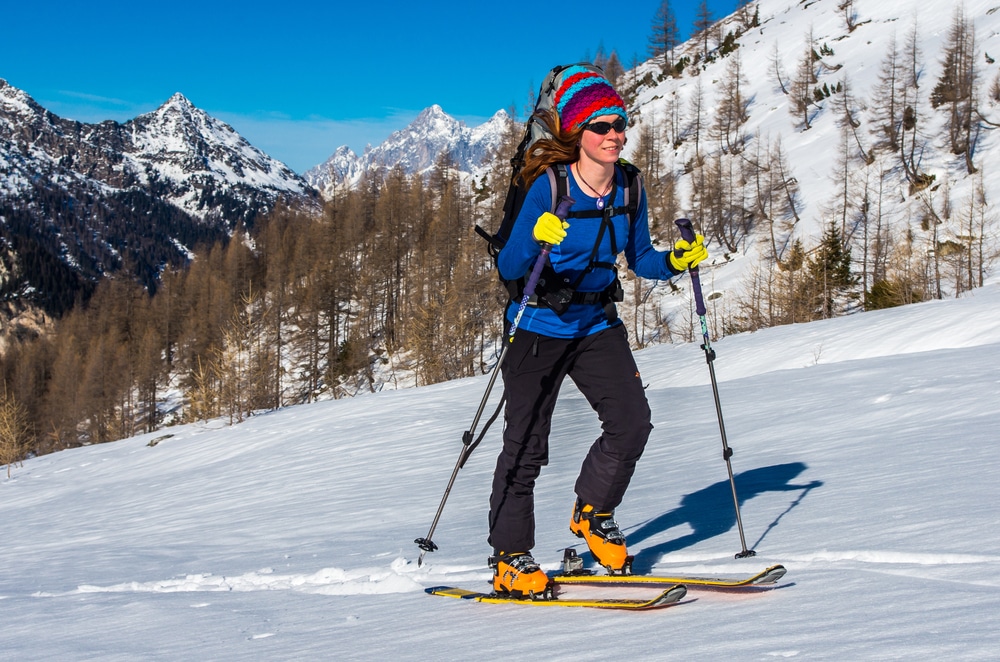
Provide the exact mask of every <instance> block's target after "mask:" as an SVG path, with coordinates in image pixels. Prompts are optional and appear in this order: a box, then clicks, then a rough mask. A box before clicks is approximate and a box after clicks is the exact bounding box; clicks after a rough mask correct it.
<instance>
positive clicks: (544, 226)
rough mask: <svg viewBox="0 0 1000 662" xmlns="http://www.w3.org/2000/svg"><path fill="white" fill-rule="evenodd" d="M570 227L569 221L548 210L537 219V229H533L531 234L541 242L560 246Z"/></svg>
mask: <svg viewBox="0 0 1000 662" xmlns="http://www.w3.org/2000/svg"><path fill="white" fill-rule="evenodd" d="M568 227H569V223H567V222H566V221H564V220H562V219H561V218H559V217H558V216H556V215H555V214H553V213H552V212H548V211H547V212H545V213H544V214H542V215H541V216H539V217H538V220H537V221H535V229H534V230H532V232H531V236H532V237H533V238H534V240H535V241H537V242H538V243H540V244H549V245H550V246H558V245H559V244H560V243H562V240H563V239H565V238H566V228H568Z"/></svg>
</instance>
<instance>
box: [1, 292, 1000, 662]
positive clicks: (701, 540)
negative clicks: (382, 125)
mask: <svg viewBox="0 0 1000 662" xmlns="http://www.w3.org/2000/svg"><path fill="white" fill-rule="evenodd" d="M681 286H682V287H689V284H688V283H687V282H682V283H681ZM713 346H714V347H715V349H716V350H717V352H718V359H717V360H716V362H715V368H716V373H717V376H718V378H719V390H720V399H721V402H722V407H723V412H724V415H725V421H726V431H727V435H728V438H729V442H730V445H731V446H732V447H733V448H734V450H735V455H734V456H733V458H732V463H733V469H734V471H735V473H736V485H737V491H738V493H739V496H740V499H741V514H742V519H743V525H744V531H745V534H746V539H747V544H748V546H749V547H751V548H753V549H756V550H757V553H758V556H757V557H756V558H752V559H735V558H734V554H735V553H736V552H738V551H740V550H741V544H740V540H739V535H738V530H737V528H736V524H735V513H734V509H733V504H732V499H731V495H730V492H729V483H728V478H727V474H726V470H725V466H724V462H723V461H722V459H721V442H720V438H719V430H718V424H717V420H716V414H715V408H714V402H713V398H712V392H711V387H710V385H709V378H708V370H707V367H706V365H705V360H704V353H703V352H702V350H701V349H700V348H699V346H698V344H697V343H692V344H677V345H661V346H656V347H652V348H648V349H645V350H642V351H639V352H637V354H636V357H637V360H638V362H639V365H640V368H641V370H642V373H643V379H644V381H645V382H646V383H648V384H649V387H648V389H647V393H648V397H649V400H650V405H651V408H652V411H653V417H654V420H653V422H654V425H655V429H654V430H653V433H652V437H651V439H650V443H649V446H648V448H647V451H646V454H645V456H644V457H643V459H642V460H641V462H640V464H639V468H638V471H637V473H636V476H635V479H634V480H633V483H632V487H631V488H630V490H629V493H628V494H627V495H626V500H625V503H623V504H622V506H621V507H620V508H619V510H618V519H619V521H620V523H621V524H622V525H623V526H624V527H625V530H626V533H627V535H628V536H629V542H630V549H631V551H632V552H633V553H635V554H636V567H637V569H639V570H642V571H654V572H678V573H699V574H706V573H711V574H734V575H735V574H744V573H747V572H751V571H755V570H758V569H760V568H762V567H764V566H766V565H769V564H772V563H783V564H784V565H786V566H787V568H788V574H787V575H786V576H785V578H784V579H783V580H782V581H781V582H780V583H779V585H778V587H777V588H775V589H772V590H769V591H763V592H756V593H752V594H733V593H712V592H704V591H694V590H692V591H691V592H690V593H689V595H688V597H687V598H686V599H685V600H684V601H683V603H682V604H680V605H678V606H675V607H671V608H669V609H665V610H660V611H654V612H645V613H626V612H615V611H598V610H573V609H555V610H550V609H546V610H541V611H526V609H527V608H525V607H519V606H506V605H480V604H475V603H468V602H464V601H459V600H451V599H446V598H438V597H431V596H428V595H425V594H424V593H423V590H422V589H423V588H424V587H428V586H432V585H439V584H453V585H460V586H464V587H471V588H485V586H486V583H485V582H486V580H487V579H488V578H489V576H490V571H489V570H488V569H487V568H486V564H485V562H486V557H487V556H488V554H489V551H490V550H489V549H488V547H487V544H486V542H485V537H486V503H487V497H488V492H489V486H490V476H491V474H492V466H493V462H494V459H495V455H496V453H497V451H498V446H499V431H498V429H496V428H497V427H498V426H495V427H494V429H492V430H491V431H490V433H489V434H488V435H487V437H486V439H485V440H484V442H483V444H482V446H481V447H480V448H479V449H478V450H477V451H476V452H475V453H474V454H473V455H472V457H471V459H470V460H469V462H468V464H467V465H466V466H465V467H464V468H463V469H462V470H461V471H460V472H459V474H458V478H457V480H456V483H455V486H454V488H453V490H452V492H451V495H450V497H449V500H448V503H447V505H446V507H445V509H444V512H443V515H442V518H441V521H440V524H439V525H438V528H437V530H436V532H435V534H434V536H433V539H434V541H435V542H436V543H437V544H438V545H439V547H440V549H439V550H438V551H435V552H432V553H429V554H428V555H427V556H426V557H425V563H424V565H423V567H417V563H416V561H417V558H418V555H419V550H418V548H417V547H416V545H415V544H414V543H413V540H414V539H415V538H417V537H423V536H425V535H426V533H427V530H428V527H429V526H430V522H431V520H432V518H433V515H434V512H435V509H436V508H437V506H438V503H439V501H440V498H441V494H442V492H443V490H444V487H445V484H446V483H447V479H448V476H449V475H450V473H451V469H452V467H453V466H454V462H455V460H456V459H457V455H458V452H459V449H460V448H461V443H460V439H461V436H462V432H463V431H464V429H465V428H466V427H467V426H468V424H469V423H470V422H471V419H472V417H473V415H474V412H475V409H476V407H477V405H478V403H479V400H480V398H481V397H482V394H483V392H484V390H485V387H486V384H487V380H488V377H485V376H484V377H477V378H471V379H463V380H457V381H453V382H448V383H443V384H438V385H435V386H429V387H423V388H419V389H406V390H398V391H385V392H382V393H377V394H371V395H366V396H363V397H357V398H352V399H343V400H336V401H327V402H320V403H315V404H310V405H302V406H297V407H291V408H287V409H284V410H281V411H277V412H273V413H269V414H265V415H260V416H255V417H252V418H250V419H249V420H247V421H246V422H245V423H243V424H240V425H236V426H233V427H227V426H224V425H223V424H222V423H221V422H218V421H211V422H208V423H198V424H187V425H180V426H176V427H172V428H168V429H166V430H161V431H159V432H157V433H153V434H149V435H144V436H140V437H135V438H132V439H127V440H123V441H119V442H115V443H111V444H104V445H99V446H92V447H86V448H79V449H73V450H67V451H62V452H59V453H55V454H52V455H46V456H42V457H39V458H34V459H30V460H28V461H26V462H25V463H24V464H23V466H15V467H14V468H13V470H12V477H11V478H10V479H4V480H2V481H0V558H3V559H4V562H5V563H4V567H5V570H4V572H3V573H2V574H0V613H2V616H3V628H2V629H0V650H2V651H3V657H4V658H5V659H16V660H42V659H44V660H84V659H101V660H132V659H212V660H244V659H268V660H302V659H393V660H427V659H471V658H475V659H485V660H493V659H506V658H509V657H511V656H516V657H526V656H529V655H531V656H533V657H540V658H543V659H553V660H570V659H572V660H598V659H607V658H608V657H613V658H628V659H649V660H652V659H665V658H672V659H706V660H708V659H711V660H717V659H735V660H766V659H775V658H778V659H783V658H791V659H808V660H847V659H851V660H860V659H865V660H870V659H904V658H907V659H962V660H979V659H996V658H995V656H996V650H997V649H998V646H1000V630H998V629H997V627H996V623H997V618H998V616H1000V591H998V590H997V589H998V587H1000V552H998V551H997V550H998V549H1000V531H998V527H997V526H996V503H997V502H998V499H1000V487H998V482H997V480H996V477H995V475H994V474H995V470H994V467H995V459H994V452H995V450H994V446H995V442H996V430H997V429H998V426H1000V411H998V409H997V406H996V403H997V395H998V392H1000V372H998V370H997V366H998V365H1000V284H997V283H993V284H990V285H988V286H987V287H985V288H981V289H978V290H975V291H973V292H971V293H969V294H968V295H966V296H965V297H964V298H962V299H957V300H943V301H932V302H927V303H921V304H915V305H912V306H908V307H904V308H898V309H893V310H886V311H879V312H871V313H864V314H860V315H854V316H850V317H843V318H838V319H833V320H828V321H823V322H815V323H811V324H802V325H792V326H787V327H779V328H773V329H766V330H763V331H759V332H756V333H753V334H741V335H734V336H729V337H726V338H723V339H720V340H718V341H715V342H713ZM498 396H499V393H497V392H495V393H494V394H493V397H492V398H491V402H495V401H496V399H497V397H498ZM598 431H599V427H598V424H597V422H596V420H595V417H594V414H593V412H592V411H591V409H590V407H589V406H588V405H587V403H586V401H585V400H584V399H583V398H582V396H581V395H580V394H579V392H577V391H576V390H575V389H574V388H573V387H572V386H571V384H569V383H567V385H566V388H565V389H564V393H563V396H562V397H561V399H560V402H559V405H558V408H557V412H556V424H555V429H554V432H553V435H552V457H551V463H550V465H549V466H548V467H547V468H546V469H545V471H544V472H543V474H542V477H541V478H540V480H539V483H538V486H537V492H536V496H537V504H536V508H537V520H538V532H537V533H538V535H537V537H538V545H537V547H536V549H535V553H536V557H537V558H538V559H539V560H540V561H542V562H543V564H544V566H545V567H546V569H552V570H554V569H556V568H557V567H558V564H559V563H558V562H559V559H560V558H561V555H562V553H561V550H562V549H563V548H564V547H566V546H568V545H575V544H576V543H577V542H578V540H577V539H576V538H574V537H572V536H571V534H570V533H569V531H568V526H567V522H568V517H569V510H570V507H571V504H572V500H573V498H574V497H573V493H572V486H573V482H574V480H575V477H576V472H577V470H578V467H579V462H580V461H581V459H582V457H583V454H584V453H585V451H586V448H587V447H588V446H589V444H590V442H591V441H592V439H593V438H594V437H595V436H596V435H597V434H598ZM577 549H578V550H580V547H579V546H577ZM580 551H581V552H582V550H580ZM587 558H588V560H589V557H587ZM573 590H587V589H582V588H578V589H573ZM590 590H601V591H607V590H613V589H590ZM591 633H599V634H600V635H602V636H597V637H595V636H581V634H584V635H590V634H591Z"/></svg>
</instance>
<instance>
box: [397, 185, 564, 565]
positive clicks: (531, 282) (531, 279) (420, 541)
mask: <svg viewBox="0 0 1000 662" xmlns="http://www.w3.org/2000/svg"><path fill="white" fill-rule="evenodd" d="M574 202H576V200H574V199H573V198H571V197H569V196H568V195H564V196H561V197H560V198H559V204H558V205H557V206H556V211H555V214H556V216H558V217H559V218H560V219H563V220H565V219H566V215H567V214H568V213H569V210H570V207H572V206H573V203H574ZM551 251H552V246H551V245H550V244H544V243H543V244H542V251H541V253H539V254H538V259H536V260H535V265H534V267H532V269H531V274H530V275H529V276H528V282H527V283H525V284H524V296H523V297H521V303H520V305H519V306H518V309H517V314H516V315H515V316H514V321H513V322H511V325H510V329H509V330H508V331H507V341H506V342H505V343H504V344H503V349H502V350H500V357H499V358H498V359H497V364H496V365H495V366H494V367H493V374H492V375H490V381H489V383H488V384H487V385H486V393H484V394H483V399H482V401H480V403H479V409H477V410H476V415H475V417H473V419H472V425H471V426H469V429H468V430H466V431H465V432H464V433H463V434H462V450H461V452H460V453H459V455H458V461H457V462H455V468H454V469H452V471H451V478H449V479H448V485H447V486H446V487H445V488H444V494H443V495H442V496H441V503H440V504H439V505H438V509H437V512H436V513H435V514H434V521H433V522H431V528H430V530H429V531H428V532H427V536H426V537H424V538H417V539H416V540H414V541H413V542H415V543H416V544H417V546H418V547H420V550H421V551H420V557H419V558H418V559H417V567H418V568H419V567H420V566H421V565H423V563H424V555H425V554H427V552H433V551H435V550H436V549H437V548H438V546H437V545H436V544H434V541H433V540H431V536H433V535H434V530H435V529H436V528H437V525H438V521H439V520H440V519H441V513H442V511H444V504H445V502H446V501H447V500H448V495H449V494H450V493H451V488H452V486H453V485H454V484H455V478H456V476H458V471H459V469H461V468H462V467H463V466H465V463H466V461H467V460H468V459H469V456H470V455H471V454H472V451H474V450H475V449H476V446H478V445H479V442H480V441H482V439H483V435H484V434H486V430H487V429H489V426H490V424H492V423H493V421H494V420H496V417H497V415H498V414H499V413H500V407H497V410H496V412H495V413H494V414H493V416H492V417H491V418H490V420H489V421H488V422H487V423H486V428H484V429H483V431H482V433H481V434H480V435H479V437H478V438H477V439H475V441H473V436H474V434H475V431H476V428H477V427H478V426H479V419H480V418H481V417H482V415H483V410H484V409H485V408H486V402H487V400H489V397H490V392H491V391H492V390H493V385H494V384H495V383H496V380H497V375H499V374H500V366H501V365H503V360H504V359H505V358H506V357H507V349H508V348H509V347H510V345H511V343H513V342H514V334H515V333H516V332H517V327H518V325H519V324H520V323H521V317H522V316H523V315H524V310H525V308H527V307H528V301H529V300H530V299H531V297H532V295H534V293H535V287H537V286H538V279H539V278H540V277H541V275H542V269H543V268H544V267H545V262H546V260H547V259H548V257H549V253H550V252H551ZM503 402H504V399H503V398H502V399H501V400H500V406H503Z"/></svg>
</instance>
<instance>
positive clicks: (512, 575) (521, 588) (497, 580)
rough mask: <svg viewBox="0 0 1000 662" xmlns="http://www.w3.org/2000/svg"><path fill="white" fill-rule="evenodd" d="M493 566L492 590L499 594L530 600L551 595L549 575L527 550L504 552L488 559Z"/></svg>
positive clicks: (542, 598)
mask: <svg viewBox="0 0 1000 662" xmlns="http://www.w3.org/2000/svg"><path fill="white" fill-rule="evenodd" d="M490 565H492V566H493V572H494V576H493V590H494V591H496V592H497V593H498V594H501V595H510V596H511V597H514V598H527V599H530V600H548V599H550V598H551V597H552V586H551V584H552V582H551V580H550V579H549V576H548V575H546V574H545V572H543V571H542V569H541V568H540V567H539V566H538V564H537V563H535V559H533V558H531V554H529V553H527V552H516V553H510V554H508V553H504V552H500V554H498V555H497V556H495V557H493V558H491V559H490Z"/></svg>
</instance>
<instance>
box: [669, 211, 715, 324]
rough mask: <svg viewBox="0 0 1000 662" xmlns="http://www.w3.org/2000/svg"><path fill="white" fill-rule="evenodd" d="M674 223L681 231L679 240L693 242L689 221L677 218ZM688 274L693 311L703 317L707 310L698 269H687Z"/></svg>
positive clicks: (693, 237) (692, 230) (693, 236)
mask: <svg viewBox="0 0 1000 662" xmlns="http://www.w3.org/2000/svg"><path fill="white" fill-rule="evenodd" d="M674 223H676V224H677V228H678V229H679V230H680V231H681V238H682V239H683V240H684V241H689V242H690V241H694V240H695V234H694V228H692V227H691V221H690V220H689V219H686V218H678V219H677V220H676V221H674ZM688 273H690V274H691V284H692V285H693V289H694V303H695V309H696V310H697V311H698V314H699V315H704V314H705V312H706V311H707V310H708V309H707V308H705V299H704V297H702V295H701V277H700V276H699V274H698V267H695V268H694V269H688Z"/></svg>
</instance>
